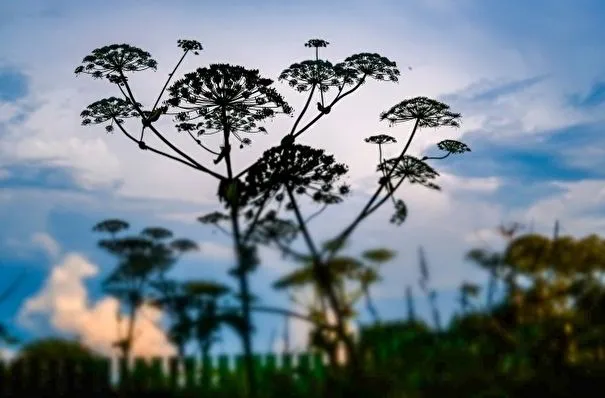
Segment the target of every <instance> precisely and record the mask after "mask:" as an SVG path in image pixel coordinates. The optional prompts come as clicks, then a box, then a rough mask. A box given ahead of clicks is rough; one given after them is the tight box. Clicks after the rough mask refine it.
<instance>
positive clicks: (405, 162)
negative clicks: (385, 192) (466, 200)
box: [378, 155, 439, 189]
mask: <svg viewBox="0 0 605 398" xmlns="http://www.w3.org/2000/svg"><path fill="white" fill-rule="evenodd" d="M391 170H392V172H391ZM378 171H382V172H386V173H387V174H388V173H391V174H390V176H391V178H404V177H405V178H407V179H408V181H409V182H410V184H420V185H423V186H425V187H427V188H432V189H439V186H437V185H435V184H434V183H433V182H431V180H434V179H435V178H436V177H437V176H438V175H439V173H437V171H435V169H433V168H432V167H431V166H429V165H428V164H426V163H425V162H423V161H422V160H420V159H418V158H416V157H414V156H411V155H404V156H403V158H402V159H399V158H391V159H387V160H385V161H384V162H382V163H381V164H380V165H378Z"/></svg>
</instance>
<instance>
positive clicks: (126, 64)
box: [75, 44, 158, 84]
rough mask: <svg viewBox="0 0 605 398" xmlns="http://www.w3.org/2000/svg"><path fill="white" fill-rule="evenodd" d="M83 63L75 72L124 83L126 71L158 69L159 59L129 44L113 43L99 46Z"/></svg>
mask: <svg viewBox="0 0 605 398" xmlns="http://www.w3.org/2000/svg"><path fill="white" fill-rule="evenodd" d="M82 63H83V65H80V66H78V67H77V68H76V70H75V73H76V75H79V74H80V73H85V74H88V75H91V76H92V77H94V78H96V79H101V78H103V77H105V78H107V79H108V80H109V81H110V82H112V83H119V84H123V83H124V81H126V76H125V73H126V72H139V71H143V70H146V69H153V70H156V69H157V65H158V63H157V61H156V60H154V59H153V58H151V54H150V53H148V52H147V51H143V50H141V49H140V48H137V47H133V46H131V45H128V44H112V45H109V46H105V47H101V48H97V49H95V50H93V51H92V54H90V55H87V56H86V57H84V59H83V60H82Z"/></svg>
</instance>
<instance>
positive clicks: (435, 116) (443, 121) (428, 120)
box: [380, 97, 461, 127]
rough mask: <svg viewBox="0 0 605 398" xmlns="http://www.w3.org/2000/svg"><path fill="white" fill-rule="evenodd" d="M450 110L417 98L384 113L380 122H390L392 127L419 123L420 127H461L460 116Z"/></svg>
mask: <svg viewBox="0 0 605 398" xmlns="http://www.w3.org/2000/svg"><path fill="white" fill-rule="evenodd" d="M449 109H450V107H449V105H446V104H444V103H442V102H439V101H436V100H433V99H430V98H427V97H415V98H411V99H408V100H404V101H401V102H400V103H398V104H397V105H395V106H393V107H392V108H391V109H389V110H388V111H386V112H382V113H381V114H380V120H388V121H389V123H390V124H391V125H394V124H398V123H403V122H408V121H417V123H418V127H460V117H461V116H460V114H459V113H454V112H452V111H450V110H449Z"/></svg>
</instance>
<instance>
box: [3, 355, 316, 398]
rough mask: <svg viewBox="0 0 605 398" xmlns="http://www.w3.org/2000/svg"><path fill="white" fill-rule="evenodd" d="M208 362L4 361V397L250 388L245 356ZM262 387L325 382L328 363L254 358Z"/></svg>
mask: <svg viewBox="0 0 605 398" xmlns="http://www.w3.org/2000/svg"><path fill="white" fill-rule="evenodd" d="M214 359H215V360H213V359H212V358H211V359H210V360H209V361H208V362H207V363H201V361H199V360H196V359H195V358H191V357H187V358H183V359H179V358H176V357H172V358H153V359H148V360H147V359H143V358H136V359H134V360H133V361H131V363H130V364H127V363H126V362H125V361H124V360H112V359H109V358H103V359H96V360H87V361H81V362H61V361H58V360H49V361H45V362H44V363H42V362H37V361H32V360H28V361H19V362H14V363H9V362H2V361H0V397H2V398H4V397H59V396H71V394H84V396H85V397H86V398H96V397H107V396H108V394H110V393H111V391H114V390H116V387H119V389H120V390H122V391H124V390H128V391H137V392H140V391H168V390H170V391H182V390H186V391H208V390H209V389H210V390H221V391H225V390H227V391H233V392H234V393H235V392H236V391H241V389H245V388H246V386H245V382H244V377H243V357H242V356H241V355H238V356H228V355H220V356H218V357H215V358H214ZM254 363H255V371H256V374H257V379H258V380H259V384H260V386H261V388H262V387H263V385H267V384H268V383H269V384H271V383H273V382H274V380H275V377H276V375H279V374H287V375H291V376H292V378H293V382H294V383H295V384H297V385H298V387H297V388H301V389H304V388H306V387H305V386H308V385H309V384H310V383H314V382H321V381H322V380H323V379H324V377H325V372H326V368H327V364H326V361H325V358H324V357H323V356H322V355H320V354H296V355H292V354H283V355H275V354H267V355H255V356H254Z"/></svg>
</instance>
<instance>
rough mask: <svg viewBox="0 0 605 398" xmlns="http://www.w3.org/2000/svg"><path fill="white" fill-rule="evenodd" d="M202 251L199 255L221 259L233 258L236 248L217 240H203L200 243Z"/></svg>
mask: <svg viewBox="0 0 605 398" xmlns="http://www.w3.org/2000/svg"><path fill="white" fill-rule="evenodd" d="M199 247H200V251H199V255H201V256H204V257H211V258H216V259H220V260H233V259H234V249H233V248H232V247H230V246H226V245H222V244H219V243H216V242H210V241H206V242H201V243H200V244H199Z"/></svg>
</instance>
